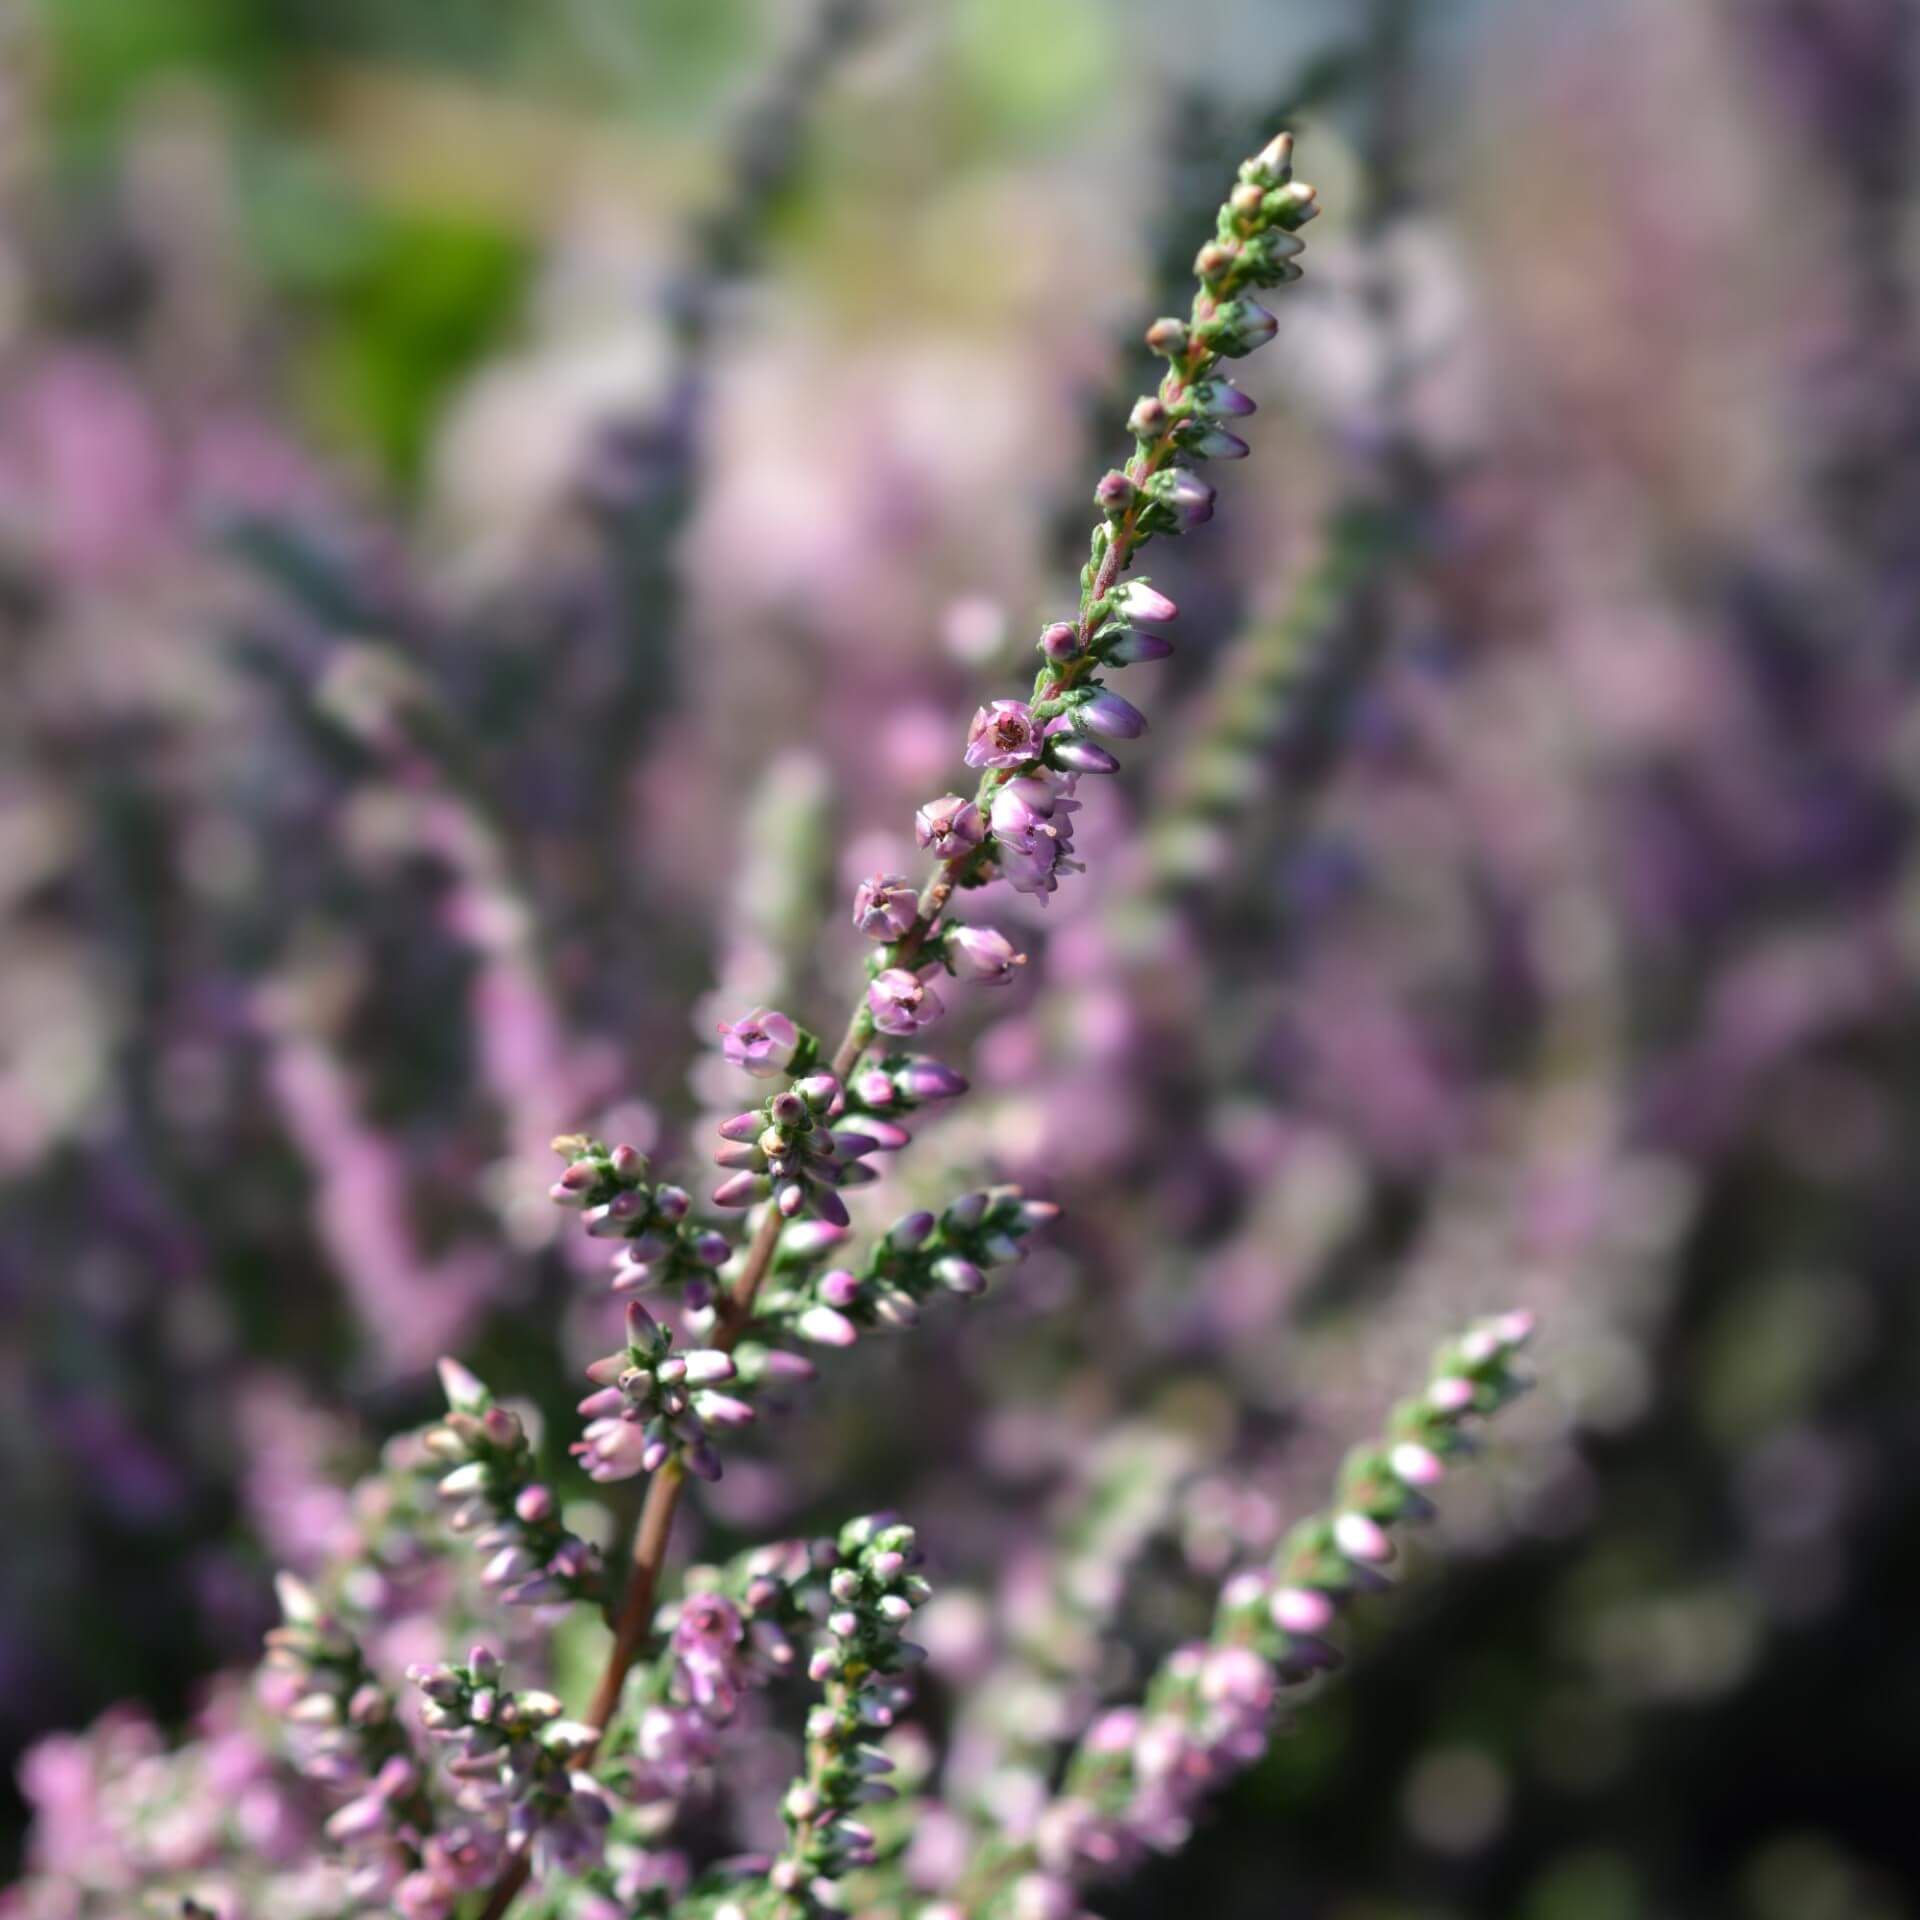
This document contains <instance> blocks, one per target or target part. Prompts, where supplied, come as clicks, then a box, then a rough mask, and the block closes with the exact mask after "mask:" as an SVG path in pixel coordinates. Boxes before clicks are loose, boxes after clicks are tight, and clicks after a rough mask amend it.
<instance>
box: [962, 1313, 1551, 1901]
mask: <svg viewBox="0 0 1920 1920" xmlns="http://www.w3.org/2000/svg"><path fill="white" fill-rule="evenodd" d="M1531 1331H1532V1328H1531V1323H1530V1321H1529V1320H1528V1318H1527V1317H1526V1316H1525V1315H1524V1314H1510V1315H1505V1316H1502V1317H1501V1318H1499V1319H1495V1320H1489V1321H1486V1322H1484V1323H1482V1324H1481V1325H1479V1326H1477V1327H1475V1328H1474V1329H1473V1330H1472V1331H1471V1332H1469V1333H1467V1334H1466V1335H1465V1336H1463V1337H1462V1338H1461V1339H1459V1340H1456V1341H1453V1342H1450V1343H1449V1344H1448V1345H1447V1346H1445V1347H1443V1348H1442V1349H1441V1350H1440V1353H1439V1354H1438V1355H1437V1356H1436V1359H1435V1362H1434V1368H1433V1373H1432V1377H1431V1379H1430V1381H1429V1384H1428V1386H1427V1389H1426V1391H1425V1392H1424V1393H1423V1394H1421V1395H1420V1396H1419V1397H1418V1398H1416V1399H1413V1400H1409V1401H1407V1402H1405V1403H1404V1404H1403V1405H1401V1406H1399V1407H1397V1408H1396V1409H1395V1410H1394V1412H1393V1413H1392V1415H1391V1416H1390V1418H1389V1420H1388V1423H1387V1428H1386V1432H1385V1435H1384V1437H1383V1438H1382V1439H1381V1440H1380V1441H1379V1442H1378V1443H1376V1444H1374V1445H1371V1446H1367V1447H1363V1448H1360V1449H1358V1450H1357V1451H1356V1452H1355V1453H1354V1454H1353V1455H1352V1456H1351V1457H1350V1458H1349V1459H1348V1461H1347V1463H1346V1465H1345V1466H1344V1468H1343V1469H1342V1472H1341V1477H1340V1486H1339V1489H1338V1492H1337V1494H1336V1497H1335V1501H1334V1505H1333V1507H1332V1508H1331V1510H1329V1511H1328V1512H1326V1513H1324V1514H1321V1515H1319V1516H1317V1517H1315V1518H1314V1519H1311V1520H1308V1521H1306V1522H1304V1523H1302V1525H1300V1526H1299V1527H1297V1528H1296V1529H1295V1530H1294V1531H1293V1532H1292V1533H1291V1534H1290V1535H1288V1537H1287V1539H1286V1540H1285V1541H1283V1542H1282V1544H1281V1546H1280V1549H1279V1551H1278V1552H1277V1554H1276V1555H1275V1557H1274V1560H1273V1562H1272V1564H1271V1565H1270V1566H1269V1567H1265V1568H1258V1569H1250V1570H1248V1571H1246V1572H1244V1573H1240V1574H1236V1575H1235V1576H1233V1577H1232V1578H1231V1579H1230V1580H1229V1581H1228V1582H1227V1583H1226V1585H1225V1586H1224V1587H1223V1588H1222V1590H1221V1595H1220V1605H1219V1610H1218V1614H1217V1617H1216V1621H1215V1626H1214V1632H1213V1637H1212V1639H1211V1641H1210V1642H1206V1643H1194V1644H1191V1645H1187V1646H1183V1647H1181V1648H1179V1649H1178V1650H1177V1651H1176V1652H1175V1653H1173V1654H1172V1655H1171V1656H1170V1657H1169V1658H1168V1660H1167V1661H1166V1663H1165V1664H1164V1665H1163V1666H1162V1668H1161V1670H1160V1671H1159V1673H1158V1674H1157V1675H1156V1676H1155V1678H1154V1679H1153V1681H1152V1683H1151V1684H1150V1686H1149V1687H1148V1689H1147V1693H1146V1697H1145V1699H1144V1701H1143V1702H1142V1704H1141V1705H1140V1706H1139V1707H1138V1708H1132V1707H1120V1708H1115V1709H1113V1710H1111V1711H1110V1712H1108V1713H1105V1714H1103V1715H1102V1716H1101V1717H1100V1718H1099V1719H1098V1720H1096V1721H1095V1722H1094V1724H1093V1725H1092V1726H1091V1727H1090V1728H1089V1729H1088V1731H1087V1733H1086V1735H1085V1737H1084V1738H1083V1739H1082V1740H1081V1742H1080V1745H1079V1748H1078V1750H1077V1752H1076V1753H1075V1755H1074V1758H1073V1760H1072V1763H1071V1764H1070V1766H1069V1767H1068V1769H1067V1774H1066V1779H1065V1782H1064V1785H1063V1787H1062V1790H1061V1793H1060V1796H1059V1797H1058V1798H1057V1799H1056V1800H1055V1802H1054V1803H1053V1805H1052V1806H1051V1807H1049V1808H1048V1809H1047V1811H1046V1813H1045V1814H1044V1815H1043V1816H1042V1817H1041V1819H1040V1821H1039V1822H1038V1825H1037V1827H1036V1830H1035V1834H1034V1839H1033V1861H1034V1863H1035V1870H1034V1872H1033V1873H1032V1874H1031V1875H1029V1876H1028V1877H1027V1879H1026V1880H1025V1882H1023V1883H1022V1884H1021V1886H1020V1887H1017V1888H1016V1889H1015V1891H1014V1892H1013V1893H1011V1894H1009V1895H1008V1896H1007V1902H1006V1904H1005V1905H1004V1907H995V1908H994V1909H992V1911H994V1912H996V1913H998V1912H1001V1911H1004V1912H1005V1913H1006V1914H1007V1915H1008V1916H1009V1920H1013V1916H1017V1915H1024V1914H1026V1913H1028V1912H1043V1913H1059V1914H1062V1915H1071V1914H1072V1913H1074V1912H1075V1911H1076V1910H1077V1902H1076V1900H1075V1899H1074V1896H1073V1888H1074V1885H1075V1884H1076V1883H1077V1882H1078V1881H1079V1880H1081V1879H1083V1878H1085V1877H1087V1876H1088V1875H1091V1874H1100V1873H1106V1872H1111V1871H1113V1870H1116V1869H1124V1868H1126V1867H1128V1866H1130V1865H1132V1864H1134V1863H1135V1862H1137V1861H1138V1859H1139V1858H1140V1857H1141V1856H1142V1855H1143V1854H1144V1853H1146V1852H1148V1851H1160V1852H1164V1851H1168V1850H1171V1849H1173V1848H1176V1847H1179V1846H1181V1845H1183V1844H1184V1843H1185V1841H1186V1839H1187V1836H1188V1834H1189V1832H1190V1830H1191V1826H1192V1819H1193V1813H1194V1810H1195V1808H1196V1806H1197V1805H1198V1803H1199V1802H1200V1801H1201V1799H1203V1798H1204V1797H1205V1796H1206V1795H1208V1794H1209V1793H1211V1792H1213V1791H1215V1790H1216V1789H1217V1788H1218V1786H1219V1785H1220V1783H1221V1782H1222V1781H1224V1780H1225V1779H1227V1778H1229V1777H1230V1776H1231V1775H1232V1774H1233V1773H1235V1772H1237V1771H1239V1770H1240V1769H1241V1768H1243V1767H1245V1766H1247V1765H1248V1764H1249V1763H1250V1762H1252V1761H1253V1760H1255V1759H1257V1758H1258V1757H1259V1756H1260V1754H1261V1753H1262V1752H1263V1751H1264V1750H1265V1747H1266V1743H1267V1739H1268V1735H1269V1730H1270V1725H1271V1720H1272V1714H1273V1708H1274V1703H1275V1701H1276V1699H1277V1698H1278V1696H1279V1693H1280V1691H1281V1690H1282V1689H1283V1688H1285V1687H1288V1686H1293V1685H1297V1684H1299V1683H1300V1682H1302V1681H1305V1680H1308V1679H1311V1678H1313V1677H1314V1676H1315V1675H1317V1674H1320V1673H1323V1672H1325V1671H1327V1670H1328V1669H1329V1668H1331V1667H1333V1666H1336V1665H1337V1664H1338V1663H1339V1659H1340V1656H1339V1653H1338V1652H1337V1650H1336V1649H1335V1648H1334V1646H1333V1645H1332V1644H1331V1643H1330V1642H1329V1641H1328V1640H1327V1639H1325V1638H1324V1635H1325V1634H1326V1631H1327V1629H1328V1628H1329V1627H1331V1626H1332V1625H1333V1623H1334V1622H1335V1621H1336V1620H1337V1619H1338V1617H1339V1615H1340V1613H1341V1611H1342V1610H1343V1609H1344V1608H1345V1607H1346V1606H1347V1605H1348V1604H1349V1603H1350V1602H1351V1600H1352V1599H1353V1597H1354V1596H1355V1595H1356V1594H1360V1593H1366V1592H1371V1591H1374V1590H1376V1589H1378V1588H1379V1587H1380V1586H1382V1585H1383V1584H1384V1583H1385V1576H1384V1575H1383V1573H1382V1571H1381V1569H1382V1568H1383V1567H1384V1566H1385V1565H1386V1564H1387V1563H1389V1562H1390V1561H1392V1560H1393V1559H1394V1557H1395V1555H1396V1551H1397V1550H1396V1547H1395V1545H1394V1541H1393V1537H1392V1534H1391V1532H1390V1531H1389V1530H1390V1529H1391V1528H1393V1527H1395V1526H1398V1525H1403V1524H1406V1523H1410V1522H1413V1521H1418V1520H1421V1519H1424V1518H1427V1517H1429V1516H1430V1515H1431V1513H1432V1505H1431V1502H1430V1501H1429V1500H1428V1498H1427V1495H1428V1492H1429V1491H1430V1490H1431V1489H1432V1488H1433V1487H1434V1486H1435V1485H1437V1484H1438V1483H1439V1481H1440V1480H1441V1478H1442V1477H1443V1476H1444V1474H1445V1472H1446V1463H1447V1461H1448V1460H1449V1459H1451V1458H1454V1457H1455V1456H1457V1455H1459V1454H1461V1453H1463V1452H1464V1451H1466V1450H1467V1449H1468V1448H1469V1447H1470V1446H1471V1445H1472V1438H1471V1435H1470V1433H1469V1432H1468V1431H1467V1429H1468V1427H1469V1424H1470V1423H1472V1422H1475V1421H1477V1420H1480V1419H1484V1418H1485V1417H1487V1416H1489V1415H1491V1414H1494V1413H1496V1412H1498V1411H1499V1409H1500V1408H1501V1407H1503V1406H1504V1405H1505V1404H1506V1403H1507V1402H1508V1401H1509V1400H1511V1399H1512V1398H1513V1397H1514V1396H1515V1395H1516V1394H1518V1393H1520V1392H1521V1391H1522V1390H1523V1389H1524V1387H1525V1385H1526V1381H1525V1378H1524V1376H1523V1375H1522V1374H1521V1373H1520V1372H1519V1370H1518V1368H1517V1367H1516V1364H1515V1360H1516V1355H1517V1353H1518V1351H1519V1349H1520V1348H1521V1347H1522V1346H1523V1345H1524V1344H1525V1343H1526V1341H1527V1339H1528V1337H1529V1335H1530V1333H1531Z"/></svg>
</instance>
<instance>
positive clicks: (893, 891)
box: [853, 873, 920, 940]
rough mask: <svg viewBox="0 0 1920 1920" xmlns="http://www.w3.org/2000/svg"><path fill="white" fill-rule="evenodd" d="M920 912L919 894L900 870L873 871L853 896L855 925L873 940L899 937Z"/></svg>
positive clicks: (896, 938)
mask: <svg viewBox="0 0 1920 1920" xmlns="http://www.w3.org/2000/svg"><path fill="white" fill-rule="evenodd" d="M919 911H920V902H919V896H918V895H917V894H916V893H915V892H914V890H913V887H912V886H911V884H910V883H909V882H908V881H906V880H904V879H903V878H902V877H901V876H900V875H899V874H897V873H876V874H870V875H869V876H868V877H867V878H866V879H865V880H862V881H861V882H860V885H859V888H858V890H857V891H856V892H855V894H854V896H853V924H854V925H855V926H856V927H858V928H859V929H860V931H861V932H862V933H864V934H865V935H866V936H867V938H868V939H869V940H898V939H899V938H900V936H901V935H902V934H904V933H905V932H906V931H907V929H908V928H909V927H911V926H912V925H913V923H914V921H915V920H916V919H917V918H918V917H919Z"/></svg>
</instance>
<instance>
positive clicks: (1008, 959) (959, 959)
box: [947, 926, 1027, 986]
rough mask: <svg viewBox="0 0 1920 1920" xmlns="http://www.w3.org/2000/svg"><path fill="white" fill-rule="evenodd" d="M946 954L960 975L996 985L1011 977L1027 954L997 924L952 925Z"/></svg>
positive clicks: (1021, 964)
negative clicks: (1019, 949)
mask: <svg viewBox="0 0 1920 1920" xmlns="http://www.w3.org/2000/svg"><path fill="white" fill-rule="evenodd" d="M947 958H948V959H949V960H950V961H951V962H952V964H953V970H954V972H955V973H956V974H958V975H959V976H960V978H961V979H963V980H979V981H983V982H985V983H986V984H987V985H989V986H999V985H1002V984H1004V983H1005V982H1006V981H1008V980H1011V979H1012V978H1013V975H1014V970H1015V968H1017V967H1021V966H1024V965H1025V964H1026V958H1027V956H1026V955H1025V954H1024V953H1019V952H1017V951H1016V950H1015V948H1014V944H1013V942H1012V941H1011V940H1009V939H1008V938H1007V936H1006V935H1005V934H1004V933H1002V932H1000V931H999V929H998V928H996V927H971V926H955V927H950V928H948V930H947Z"/></svg>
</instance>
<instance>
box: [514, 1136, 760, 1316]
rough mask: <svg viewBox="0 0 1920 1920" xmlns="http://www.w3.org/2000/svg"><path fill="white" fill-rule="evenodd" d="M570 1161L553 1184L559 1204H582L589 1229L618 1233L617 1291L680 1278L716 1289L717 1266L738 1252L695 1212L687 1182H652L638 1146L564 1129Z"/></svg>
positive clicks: (562, 1144)
mask: <svg viewBox="0 0 1920 1920" xmlns="http://www.w3.org/2000/svg"><path fill="white" fill-rule="evenodd" d="M553 1150H554V1152H555V1153H557V1154H559V1155H561V1156H562V1157H563V1158H564V1159H565V1161H566V1163H567V1164H566V1168H565V1170H564V1171H563V1172H562V1173H561V1175H560V1178H559V1179H558V1180H556V1181H555V1182H554V1184H553V1186H552V1187H551V1188H550V1189H549V1193H550V1196H551V1198H552V1199H553V1201H554V1203H555V1204H556V1205H558V1206H562V1207H575V1208H579V1209H581V1210H582V1211H583V1213H584V1215H585V1225H586V1229H587V1232H588V1233H590V1234H592V1235H593V1236H594V1237H595V1238H596V1239H602V1240H618V1241H619V1242H620V1243H621V1245H620V1248H619V1250H618V1252H617V1253H616V1254H615V1255H614V1261H613V1290H614V1292H615V1293H632V1292H637V1291H639V1290H640V1289H642V1288H646V1287H653V1286H661V1285H665V1284H669V1283H674V1282H677V1283H680V1284H682V1285H685V1286H687V1287H689V1288H691V1289H695V1290H699V1289H703V1288H709V1287H710V1286H711V1284H712V1276H713V1273H714V1270H715V1269H716V1268H717V1267H722V1266H724V1265H725V1264H726V1262H727V1259H728V1257H729V1255H731V1253H732V1252H733V1246H732V1243H731V1242H730V1241H729V1240H728V1239H727V1237H726V1235H725V1234H724V1233H720V1232H718V1231H717V1230H716V1229H714V1228H712V1227H706V1226H702V1225H701V1224H700V1223H699V1222H698V1221H697V1220H694V1219H692V1218H690V1217H689V1214H690V1209H691V1207H692V1205H693V1200H692V1196H691V1195H690V1194H689V1193H688V1192H687V1190H686V1189H685V1188H684V1187H676V1186H671V1185H669V1184H667V1183H665V1182H661V1183H660V1184H658V1185H655V1186H649V1185H648V1184H647V1162H646V1157H645V1156H644V1155H643V1154H641V1153H639V1152H638V1151H637V1150H636V1149H635V1148H633V1147H626V1146H616V1147H608V1146H603V1145H602V1144H601V1143H600V1142H599V1141H598V1140H595V1139H592V1138H591V1137H590V1136H588V1135H586V1134H580V1133H569V1134H562V1135H561V1136H560V1138H559V1139H557V1140H555V1141H554V1143H553Z"/></svg>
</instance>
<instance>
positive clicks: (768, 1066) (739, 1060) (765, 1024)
mask: <svg viewBox="0 0 1920 1920" xmlns="http://www.w3.org/2000/svg"><path fill="white" fill-rule="evenodd" d="M799 1045H800V1030H799V1028H797V1027H796V1026H795V1025H794V1024H793V1022H792V1021H791V1020H789V1019H788V1018H787V1016H786V1015H785V1014H784V1013H776V1012H774V1011H773V1010H772V1009H771V1008H768V1007H755V1008H754V1010H753V1011H752V1012H751V1013H749V1014H745V1015H743V1016H742V1017H741V1018H740V1019H738V1020H735V1021H733V1022H732V1023H731V1024H728V1023H726V1022H724V1021H723V1022H722V1023H721V1026H720V1051H721V1052H722V1053H723V1054H725V1055H726V1058H727V1064H728V1065H729V1066H734V1067H740V1068H743V1069H744V1070H745V1071H746V1072H748V1073H750V1074H752V1075H754V1076H755V1078H756V1079H761V1080H770V1079H772V1078H773V1077H774V1076H775V1075H777V1074H781V1073H784V1072H785V1071H786V1070H787V1066H788V1064H789V1063H790V1062H791V1061H792V1059H793V1056H794V1053H795V1051H796V1050H797V1049H798V1047H799Z"/></svg>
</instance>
